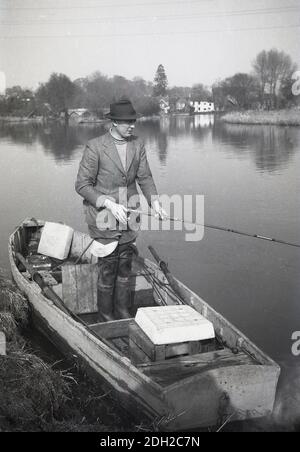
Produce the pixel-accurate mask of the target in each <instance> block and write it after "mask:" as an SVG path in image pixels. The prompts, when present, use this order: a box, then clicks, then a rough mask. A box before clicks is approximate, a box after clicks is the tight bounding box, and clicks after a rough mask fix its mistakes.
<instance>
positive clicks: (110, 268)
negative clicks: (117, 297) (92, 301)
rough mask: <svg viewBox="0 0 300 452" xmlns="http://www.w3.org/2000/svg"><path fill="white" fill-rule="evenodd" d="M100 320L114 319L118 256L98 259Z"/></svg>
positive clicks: (113, 255)
mask: <svg viewBox="0 0 300 452" xmlns="http://www.w3.org/2000/svg"><path fill="white" fill-rule="evenodd" d="M98 268H99V277H98V292H97V293H98V296H97V304H98V320H99V321H100V322H101V321H102V322H103V320H104V321H106V322H109V321H111V320H115V319H114V315H113V310H114V288H115V280H116V276H117V270H118V256H117V255H116V254H115V253H113V254H112V255H110V256H108V257H104V258H100V259H99V260H98Z"/></svg>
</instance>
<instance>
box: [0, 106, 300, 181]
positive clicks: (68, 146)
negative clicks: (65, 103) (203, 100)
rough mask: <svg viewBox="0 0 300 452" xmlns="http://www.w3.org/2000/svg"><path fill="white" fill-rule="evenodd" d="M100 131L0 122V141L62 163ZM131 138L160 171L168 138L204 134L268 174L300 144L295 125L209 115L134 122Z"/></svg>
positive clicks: (99, 128) (102, 129)
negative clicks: (135, 137)
mask: <svg viewBox="0 0 300 452" xmlns="http://www.w3.org/2000/svg"><path fill="white" fill-rule="evenodd" d="M105 128H107V125H101V124H97V125H89V126H87V125H85V126H80V125H77V126H76V125H69V126H64V125H62V124H60V123H57V122H53V123H47V124H28V123H19V124H2V125H1V126H0V139H9V140H10V141H11V142H13V143H16V144H26V145H29V146H28V147H27V149H28V150H31V151H34V150H36V146H34V145H36V144H37V145H40V148H41V149H42V150H43V151H44V152H45V153H46V154H48V155H51V156H52V157H53V158H54V160H55V161H57V162H62V161H63V162H67V161H70V160H73V159H74V158H76V156H75V153H76V151H77V149H78V148H80V147H82V146H83V145H84V144H85V143H86V142H87V141H88V140H90V139H92V138H95V137H97V136H99V135H102V134H103V133H105ZM137 135H140V136H142V137H143V138H144V139H145V140H146V143H147V145H148V146H150V147H151V148H152V149H153V150H154V151H155V152H156V153H157V155H158V158H159V162H160V164H161V166H163V167H166V166H167V160H168V153H169V152H170V149H171V148H172V147H173V143H172V145H170V140H171V139H172V140H173V141H174V140H175V142H177V144H178V143H179V142H180V145H182V146H186V143H185V140H186V138H188V137H192V138H193V140H195V141H196V142H197V144H199V143H201V142H203V141H204V140H205V139H206V138H207V137H208V136H210V137H212V140H213V143H215V146H214V147H215V148H216V149H218V150H219V149H220V150H221V151H222V152H226V153H227V154H228V155H232V153H234V154H235V155H236V156H238V158H249V159H251V160H253V161H254V163H255V167H256V168H257V170H258V171H259V172H270V173H272V172H274V171H280V170H283V169H285V168H286V167H287V165H288V163H289V161H290V160H291V158H292V157H293V156H294V154H295V151H296V149H298V148H299V145H300V135H299V128H297V127H277V126H255V125H253V126H252V125H249V126H248V125H235V124H224V123H222V122H219V121H215V116H214V115H195V116H184V115H182V116H180V115H179V116H166V117H162V118H160V119H159V118H158V119H157V120H153V119H152V120H150V119H149V120H144V121H140V122H138V124H137ZM179 140H180V141H179ZM30 145H32V146H30ZM189 146H190V144H189Z"/></svg>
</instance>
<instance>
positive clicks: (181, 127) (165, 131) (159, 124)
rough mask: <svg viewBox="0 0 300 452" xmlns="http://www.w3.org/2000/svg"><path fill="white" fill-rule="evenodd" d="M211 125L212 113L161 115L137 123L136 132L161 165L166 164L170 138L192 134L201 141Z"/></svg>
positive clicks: (209, 131) (212, 122)
mask: <svg viewBox="0 0 300 452" xmlns="http://www.w3.org/2000/svg"><path fill="white" fill-rule="evenodd" d="M213 125H214V115H196V116H185V115H178V116H163V117H161V118H160V119H157V120H145V121H142V122H140V123H138V134H141V135H142V136H143V137H144V139H145V140H146V142H147V144H148V145H149V146H151V147H152V148H154V149H155V150H156V152H157V154H158V158H159V161H160V163H161V165H162V166H166V164H167V157H168V148H169V139H170V138H174V139H178V138H180V137H182V138H184V137H186V136H192V137H194V138H195V139H196V140H197V141H201V140H203V139H204V138H205V137H206V136H207V135H208V134H209V133H211V130H212V127H213Z"/></svg>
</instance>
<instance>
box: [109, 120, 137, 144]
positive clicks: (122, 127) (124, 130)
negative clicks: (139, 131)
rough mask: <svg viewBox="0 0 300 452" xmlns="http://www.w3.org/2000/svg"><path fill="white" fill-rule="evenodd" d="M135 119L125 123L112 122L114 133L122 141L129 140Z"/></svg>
mask: <svg viewBox="0 0 300 452" xmlns="http://www.w3.org/2000/svg"><path fill="white" fill-rule="evenodd" d="M135 122H136V121H135V119H132V120H127V121H125V120H124V121H116V122H114V127H115V130H116V132H117V133H118V134H119V135H120V137H122V138H123V139H126V138H129V137H131V136H132V134H133V131H134V128H135Z"/></svg>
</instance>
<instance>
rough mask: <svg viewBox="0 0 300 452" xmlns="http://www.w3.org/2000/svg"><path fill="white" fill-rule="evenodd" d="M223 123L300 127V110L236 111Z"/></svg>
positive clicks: (222, 118)
mask: <svg viewBox="0 0 300 452" xmlns="http://www.w3.org/2000/svg"><path fill="white" fill-rule="evenodd" d="M220 121H221V122H225V123H228V124H242V125H247V124H248V125H274V126H300V109H292V110H274V111H257V110H246V111H235V112H230V113H225V114H224V115H223V116H222V117H221V118H220Z"/></svg>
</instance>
